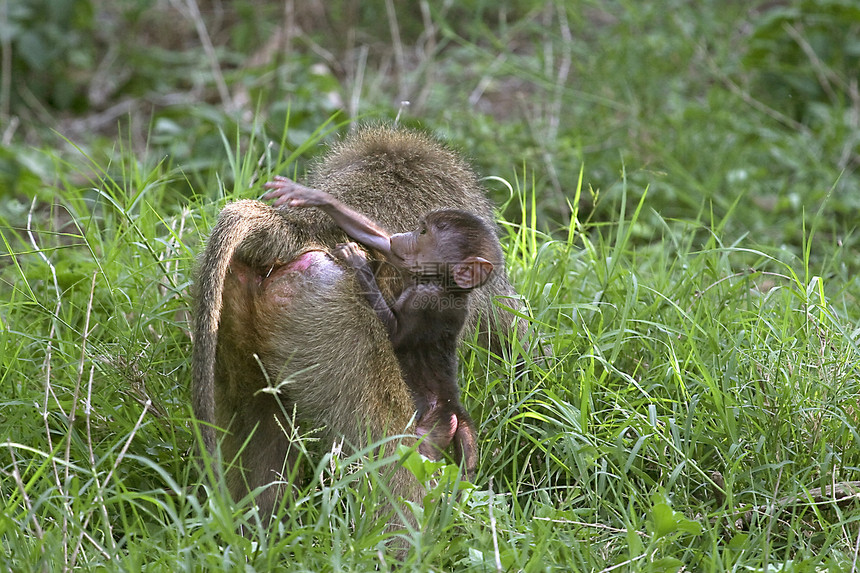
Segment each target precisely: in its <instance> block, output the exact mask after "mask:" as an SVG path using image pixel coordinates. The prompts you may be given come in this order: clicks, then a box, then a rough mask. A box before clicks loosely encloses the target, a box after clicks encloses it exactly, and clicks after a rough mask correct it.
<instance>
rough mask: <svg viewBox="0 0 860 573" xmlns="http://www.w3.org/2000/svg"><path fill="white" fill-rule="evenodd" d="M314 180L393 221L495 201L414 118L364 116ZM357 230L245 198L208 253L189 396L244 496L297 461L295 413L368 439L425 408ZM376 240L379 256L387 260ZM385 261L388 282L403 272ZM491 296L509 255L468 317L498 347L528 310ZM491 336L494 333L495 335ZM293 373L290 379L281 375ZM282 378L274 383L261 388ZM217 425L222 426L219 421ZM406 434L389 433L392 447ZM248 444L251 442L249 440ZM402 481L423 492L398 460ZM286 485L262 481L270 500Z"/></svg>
mask: <svg viewBox="0 0 860 573" xmlns="http://www.w3.org/2000/svg"><path fill="white" fill-rule="evenodd" d="M309 185H310V186H312V187H314V188H317V189H321V190H323V191H326V192H328V193H330V194H331V195H332V196H334V197H335V198H337V199H338V200H339V201H341V202H343V203H345V204H348V205H350V206H351V207H352V208H354V209H356V210H357V211H359V212H361V213H362V214H363V215H365V216H366V217H368V218H370V219H372V220H374V221H377V222H379V224H381V225H384V227H385V228H386V229H389V230H391V231H392V232H397V231H406V230H408V229H414V228H415V227H416V226H417V225H418V220H419V216H420V215H421V214H423V213H428V212H430V211H433V210H436V209H462V210H466V211H469V212H470V213H473V214H474V215H476V216H478V217H479V218H481V219H483V220H484V221H486V223H487V225H490V226H492V225H493V223H492V221H493V212H492V207H491V205H490V203H489V202H488V201H487V199H486V198H485V197H484V194H483V191H482V189H481V187H480V185H479V183H478V180H477V178H476V176H475V174H474V173H473V172H472V171H471V170H470V169H469V167H468V166H467V165H466V164H465V162H464V161H463V160H462V159H461V158H460V157H459V156H458V155H457V154H455V153H453V152H451V151H450V150H448V149H446V148H445V147H444V146H442V145H440V144H439V143H437V142H435V141H433V140H432V139H431V138H429V137H427V136H425V135H423V134H420V133H417V132H414V131H409V130H405V129H400V128H389V127H373V128H365V129H362V130H359V131H358V132H357V133H355V134H354V135H351V136H350V137H348V138H347V139H346V140H344V141H343V142H342V143H340V144H338V145H335V146H334V147H333V148H332V149H331V150H330V152H329V153H328V154H327V156H326V157H325V158H324V159H323V160H322V161H321V162H320V163H319V164H317V165H316V167H315V168H314V169H313V171H312V174H311V178H310V180H309ZM345 240H346V235H345V234H344V233H343V231H341V230H340V229H339V228H338V227H337V226H336V225H335V224H334V222H333V221H332V220H331V219H330V218H329V217H328V216H326V215H325V214H323V213H321V212H319V211H316V210H301V211H287V212H278V211H276V210H275V209H273V208H272V207H270V206H269V205H266V204H265V203H261V202H259V201H249V200H245V201H237V202H235V203H231V204H229V205H227V206H226V207H225V208H224V209H223V210H222V211H221V214H220V215H219V217H218V221H217V222H216V224H215V226H214V228H213V229H212V233H211V236H210V237H209V240H208V243H207V245H206V248H205V250H204V252H203V254H202V256H201V258H200V260H199V265H198V271H197V279H196V281H195V293H194V328H193V330H194V349H193V354H192V377H193V383H192V399H193V405H194V413H195V416H196V417H197V418H198V419H199V420H201V421H202V422H203V426H202V427H201V432H202V434H203V439H204V443H205V446H206V448H207V449H208V450H209V451H210V452H215V447H216V444H217V443H219V441H220V446H221V447H220V451H221V453H222V455H223V458H224V460H225V461H226V462H232V461H233V460H234V458H238V459H237V464H236V465H234V466H233V467H231V468H228V470H227V474H226V481H227V485H228V488H229V490H230V492H231V494H232V495H233V497H234V498H235V499H239V498H241V497H243V496H244V495H246V494H247V493H248V492H249V491H251V490H253V489H255V488H257V487H260V486H266V485H267V484H271V483H272V482H275V481H277V482H278V483H279V484H284V480H283V477H282V476H285V475H288V472H287V471H285V470H286V469H289V468H290V467H292V464H294V463H295V460H296V458H295V455H292V454H291V451H294V450H291V441H290V436H288V435H287V434H288V432H289V431H290V428H291V425H290V424H291V421H292V420H291V415H292V413H293V412H295V417H296V422H297V423H298V424H299V425H300V426H301V428H302V430H303V431H304V430H306V429H314V428H315V429H319V433H317V434H316V435H317V436H318V437H320V438H321V439H322V440H323V441H324V443H328V444H330V443H331V442H332V441H333V440H336V439H338V440H339V439H345V442H346V445H347V446H349V447H355V448H360V447H363V446H365V445H366V444H367V443H368V439H370V440H379V439H382V438H384V437H385V436H389V435H397V434H400V433H402V432H404V431H405V429H406V428H407V426H408V423H409V420H410V419H411V417H412V414H413V412H414V407H413V404H412V400H411V397H410V395H409V392H408V389H407V387H406V385H405V384H404V382H403V378H402V376H401V374H400V368H399V366H398V363H397V359H396V357H395V355H394V353H393V352H392V350H391V345H390V344H389V343H388V342H387V339H388V337H387V333H386V332H385V330H384V329H383V326H382V323H381V322H380V321H379V320H378V319H377V317H376V314H375V312H374V311H373V310H372V309H371V308H369V307H368V305H367V304H366V302H365V300H364V297H363V295H362V292H361V289H360V287H359V285H358V284H357V282H356V279H355V277H354V274H355V273H353V272H351V271H350V270H349V269H345V268H344V267H343V266H342V265H341V264H339V263H338V262H336V261H335V260H334V258H333V257H332V254H331V253H332V249H334V247H335V245H337V244H338V243H342V242H344V241H345ZM381 260H382V259H381V257H380V256H379V255H378V254H375V253H372V254H371V257H370V261H369V263H370V264H371V265H379V263H380V262H381ZM384 274H385V269H380V270H379V272H378V273H377V277H378V279H379V280H378V282H379V286H380V289H381V290H382V292H383V293H384V294H385V296H387V297H389V298H390V299H396V298H397V297H398V296H399V295H400V293H401V292H402V290H403V289H404V287H405V285H404V283H403V281H402V279H401V277H399V276H397V274H395V273H389V275H390V276H389V277H387V279H388V280H381V277H383V275H384ZM493 297H511V298H510V300H508V301H506V304H507V305H508V306H512V307H517V306H518V303H517V300H516V299H515V298H514V297H516V293H515V292H514V290H513V288H512V287H511V285H510V283H509V282H508V280H507V277H506V276H505V273H504V271H503V269H502V268H501V266H498V267H497V268H496V270H495V271H494V272H493V273H492V276H491V277H490V278H489V280H488V281H487V283H486V284H485V285H484V286H482V287H479V288H476V289H474V290H472V291H471V292H470V293H469V295H468V297H467V304H468V318H467V329H468V331H474V329H475V328H476V327H477V326H478V325H479V324H480V326H481V331H480V332H481V337H480V339H481V340H484V341H485V342H486V343H487V344H488V345H491V346H492V347H493V348H501V346H500V343H499V341H500V338H499V336H498V335H499V334H500V333H501V334H504V333H507V332H508V331H510V330H511V329H512V327H513V328H514V329H515V330H516V331H518V332H520V333H522V332H524V324H520V323H518V321H517V319H516V318H515V317H514V316H513V315H512V314H511V313H509V312H506V311H504V310H503V309H499V308H495V307H494V305H493V302H492V299H493ZM485 336H486V337H485ZM282 382H283V384H282ZM274 386H278V388H279V390H278V392H277V393H273V392H271V391H263V390H267V389H269V388H272V387H274ZM216 427H217V428H221V429H223V430H225V432H224V433H222V434H217V433H216ZM395 446H396V444H395V443H393V442H389V443H388V446H387V452H388V453H393V452H394V448H395ZM239 452H241V454H240V453H239ZM389 483H390V490H391V492H392V493H393V494H394V495H399V496H402V497H404V498H406V499H408V500H411V501H416V502H420V500H421V498H422V495H423V492H422V489H421V486H420V485H419V484H418V483H417V481H416V480H415V479H414V478H413V477H412V476H411V474H410V473H409V472H408V471H407V470H405V469H404V468H402V467H400V468H398V469H396V470H395V471H394V473H393V475H392V476H391V478H390V480H389ZM280 487H282V486H281V485H278V486H272V487H268V488H267V489H265V491H264V492H263V493H261V494H260V495H258V497H257V503H258V504H259V506H260V508H261V510H262V511H263V512H264V514H265V513H270V512H271V511H272V510H273V508H274V504H275V503H276V501H277V499H278V496H279V495H280V494H281V491H280Z"/></svg>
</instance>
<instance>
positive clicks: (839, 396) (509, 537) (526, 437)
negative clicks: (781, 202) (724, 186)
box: [0, 155, 860, 571]
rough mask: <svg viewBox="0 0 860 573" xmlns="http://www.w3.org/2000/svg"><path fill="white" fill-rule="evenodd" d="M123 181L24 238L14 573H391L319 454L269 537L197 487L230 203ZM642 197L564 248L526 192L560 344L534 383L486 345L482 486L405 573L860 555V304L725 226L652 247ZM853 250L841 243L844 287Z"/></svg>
mask: <svg viewBox="0 0 860 573" xmlns="http://www.w3.org/2000/svg"><path fill="white" fill-rule="evenodd" d="M240 159H241V158H240ZM94 165H95V164H94ZM114 168H115V171H116V172H117V173H121V174H124V175H123V181H124V182H123V183H120V182H119V181H118V180H117V179H114V177H113V176H112V175H110V174H109V173H107V172H106V171H103V170H100V169H99V168H98V167H95V166H94V171H93V173H92V174H90V175H88V176H87V178H88V179H89V180H90V182H89V184H88V186H87V187H78V188H75V187H73V186H72V185H71V184H70V182H68V181H60V182H59V184H58V185H57V187H56V188H55V192H56V193H57V196H61V197H62V205H63V207H60V206H57V207H55V208H54V212H53V213H52V214H51V218H52V219H54V220H57V221H60V222H61V223H60V224H59V225H58V229H59V231H58V232H48V231H46V230H44V229H41V230H39V229H36V230H35V232H34V233H33V238H32V241H31V239H30V236H29V233H28V231H27V225H26V224H24V225H13V224H12V223H11V222H7V223H9V225H8V227H6V228H5V229H4V231H3V238H4V242H5V244H6V245H7V249H8V251H9V253H10V254H11V255H14V256H12V257H9V258H7V261H8V263H7V264H6V265H5V267H4V269H3V278H4V281H3V286H2V290H3V293H4V296H3V299H2V300H3V302H2V303H0V317H2V324H3V329H2V333H0V336H2V343H3V353H2V356H3V358H2V360H3V373H4V374H3V375H2V380H0V382H2V386H0V387H2V403H0V412H2V416H3V420H4V427H5V430H4V434H5V435H4V442H5V444H4V446H3V448H2V453H0V456H2V458H3V462H2V465H3V481H2V491H3V494H4V495H3V504H4V508H3V509H4V511H3V518H2V519H3V521H2V538H3V548H4V554H3V558H4V559H5V561H6V563H7V565H8V566H9V567H12V568H13V569H15V570H26V569H31V568H32V569H39V568H41V567H42V565H41V564H44V563H50V564H53V565H59V564H60V563H65V564H67V565H69V566H77V567H83V568H99V567H103V566H109V567H116V568H124V569H132V570H137V569H140V568H143V567H144V566H146V567H148V568H154V569H159V570H161V569H164V570H177V569H180V568H187V569H198V568H199V567H202V566H204V564H205V566H206V567H211V568H216V569H233V568H238V567H245V566H250V567H252V568H254V569H263V570H265V569H269V568H273V567H276V566H278V564H281V565H282V566H289V567H290V568H292V567H294V566H297V565H296V564H301V568H306V569H307V570H320V569H327V568H334V569H340V568H343V569H347V570H356V569H368V568H373V567H375V566H376V565H380V566H382V567H383V568H387V567H392V566H393V565H392V563H391V561H390V556H389V558H387V559H389V560H387V561H385V563H386V564H384V565H382V562H381V561H380V557H379V555H378V547H379V544H380V542H381V541H382V540H383V539H384V538H385V536H386V533H385V531H384V530H383V528H382V524H381V523H379V522H378V521H377V520H375V519H374V512H373V510H372V509H371V508H373V507H375V503H374V501H373V500H374V499H384V497H383V498H378V497H374V496H379V495H384V494H380V493H379V491H380V488H381V487H382V485H383V484H381V483H379V481H378V479H377V477H376V474H377V472H376V470H375V469H374V468H376V467H378V462H367V463H365V464H364V465H363V466H362V465H361V464H358V461H359V460H358V459H344V458H340V457H338V456H337V455H335V456H334V457H331V456H329V457H327V458H326V459H324V460H322V461H320V460H313V461H312V463H314V464H319V466H318V471H317V472H315V475H317V476H318V477H317V479H315V480H312V482H311V483H309V484H307V485H306V486H305V487H304V489H302V490H301V492H300V495H299V496H297V499H296V500H294V501H292V502H291V504H290V506H289V507H286V508H284V510H283V515H284V516H285V521H284V523H283V525H282V526H280V527H279V528H278V529H276V531H274V532H272V533H269V534H263V533H262V532H261V531H262V530H261V529H260V525H259V523H258V518H257V517H256V514H255V512H254V511H253V509H252V504H251V503H250V500H244V501H242V502H241V503H239V504H235V505H234V504H232V503H231V502H228V501H227V499H226V497H225V496H224V494H223V492H212V496H211V497H208V498H207V497H206V496H202V495H199V494H200V492H198V491H196V490H195V488H194V479H195V472H194V471H192V467H191V463H190V461H189V460H190V459H191V458H190V450H191V448H192V444H193V434H192V428H191V425H190V413H189V408H188V390H187V382H188V379H189V370H188V358H189V350H190V340H189V337H188V331H187V306H188V285H189V269H190V268H191V267H192V264H193V255H194V252H195V251H196V249H197V248H198V247H199V241H200V237H201V236H203V235H204V234H205V231H206V229H208V228H209V226H210V225H211V224H212V215H213V213H214V212H215V209H213V208H212V207H213V206H212V205H205V206H204V205H199V204H189V205H187V206H186V207H183V208H182V209H179V210H177V212H176V213H174V214H172V215H169V216H167V217H165V216H163V215H161V214H159V206H160V204H161V202H162V201H164V198H165V197H166V196H168V195H169V188H170V186H171V184H172V182H173V181H174V180H175V179H176V177H178V174H177V173H176V172H172V171H170V170H166V169H165V168H164V166H163V165H155V166H153V167H152V168H150V169H149V170H148V171H147V170H143V169H138V166H137V163H136V161H135V159H134V157H133V156H132V155H127V156H126V157H125V159H124V163H123V164H121V165H117V166H114ZM238 172H240V173H243V177H245V178H250V176H251V173H250V172H249V171H242V170H241V169H240V170H238ZM79 175H82V174H79ZM266 175H268V174H266ZM264 178H265V177H260V179H264ZM240 179H241V177H240ZM237 187H239V188H243V187H244V185H237ZM638 191H639V192H638V193H637V195H639V196H640V197H641V199H640V200H639V201H638V202H637V203H635V204H633V205H624V206H623V207H622V208H621V209H620V212H622V213H623V212H626V211H630V212H631V213H632V216H630V217H625V216H623V215H620V216H618V217H616V218H615V219H614V220H612V221H607V222H601V223H600V224H589V223H586V224H581V223H580V222H579V221H578V220H577V219H576V217H573V218H572V223H571V226H570V231H569V232H568V233H567V234H563V235H561V236H560V238H552V237H549V236H547V235H545V234H543V233H542V232H540V231H539V230H537V229H536V228H535V227H534V225H533V222H532V221H531V216H530V215H529V209H528V207H529V204H530V202H531V201H532V200H533V197H531V196H528V195H527V194H525V193H524V192H523V191H521V190H520V191H516V192H515V199H516V200H517V201H518V202H519V203H520V204H521V205H522V208H521V209H520V210H521V212H522V213H523V214H524V220H521V221H510V222H507V223H505V228H506V229H507V237H506V239H505V241H504V243H505V245H506V247H507V249H508V259H509V266H510V273H511V275H512V277H513V280H514V282H515V283H516V284H517V285H518V287H519V289H520V292H521V293H522V294H523V296H524V298H525V299H526V300H527V301H528V304H529V307H530V309H531V313H532V314H533V317H534V322H533V325H534V331H535V332H534V334H533V337H535V338H537V337H538V336H539V337H540V338H542V339H543V340H545V342H547V343H549V344H550V345H551V346H552V349H551V351H550V352H549V353H548V356H547V357H546V358H545V359H541V360H537V361H535V362H531V361H529V362H528V364H527V367H525V368H518V367H517V366H516V360H517V358H518V357H517V356H509V357H507V358H506V359H502V360H492V359H490V357H489V356H488V355H487V353H486V351H485V350H483V349H481V348H478V347H474V346H472V345H470V346H469V348H468V349H466V350H465V351H464V360H463V368H462V370H463V372H462V384H463V388H464V393H465V401H466V404H467V407H469V408H470V409H471V410H472V411H473V413H474V414H475V417H476V419H478V420H479V421H480V435H481V450H482V462H481V464H480V470H479V474H478V477H477V480H476V483H477V489H475V490H473V491H471V492H470V493H469V494H468V495H465V496H464V497H463V498H462V499H460V501H458V502H456V503H452V502H451V501H450V500H449V499H448V498H447V497H446V496H445V495H444V491H443V490H440V491H438V492H437V493H435V494H434V495H433V496H431V498H429V499H428V504H427V507H426V508H425V510H424V511H423V512H420V513H419V517H420V523H421V532H422V533H420V534H419V533H416V532H413V533H408V532H407V533H406V534H405V536H406V539H407V541H406V543H407V544H408V546H409V547H410V550H409V551H407V554H406V557H405V563H406V564H407V565H408V566H410V567H411V566H415V567H416V568H418V569H426V568H430V569H435V570H448V569H456V570H486V569H494V568H495V567H496V564H497V563H500V564H501V567H502V568H503V569H504V570H519V569H522V570H542V569H546V568H554V567H557V568H567V569H571V570H586V571H587V570H602V569H607V568H610V567H613V566H620V567H621V568H630V569H635V570H643V571H644V570H654V571H662V570H666V569H667V568H669V569H671V568H673V567H678V566H680V565H681V564H684V565H685V566H686V568H687V570H702V571H722V570H732V569H736V568H744V567H750V568H752V569H754V570H763V569H765V568H766V567H767V565H768V564H769V563H770V564H786V563H788V564H791V565H790V566H791V567H794V569H791V570H807V568H809V567H813V566H816V567H821V568H825V569H826V568H828V567H829V568H831V570H834V571H835V570H847V569H849V568H850V567H851V566H852V563H853V562H854V561H855V560H856V559H857V549H856V548H857V535H858V533H857V532H858V529H857V520H858V518H860V513H858V512H860V508H858V507H857V506H856V504H855V505H850V504H849V505H847V506H843V507H838V506H836V505H835V504H828V503H822V502H820V500H818V503H813V499H812V498H810V497H809V490H811V489H813V488H823V487H826V486H828V485H830V484H833V483H840V482H845V481H851V480H855V479H857V473H858V472H857V468H858V464H860V449H858V448H857V440H858V420H860V404H858V396H860V379H858V369H857V368H858V367H857V365H858V363H860V351H858V347H857V342H856V337H857V331H858V328H860V323H858V316H857V313H856V298H855V296H856V295H855V293H856V292H857V284H856V282H854V281H853V280H852V279H847V280H843V279H841V278H827V277H826V276H825V274H826V273H822V272H821V270H820V269H815V268H812V267H811V266H810V263H809V260H808V257H807V258H806V259H803V258H798V257H796V256H794V255H792V254H790V253H786V252H785V251H783V250H781V249H772V248H771V249H768V248H766V247H763V246H761V245H756V244H753V243H752V242H751V241H737V242H735V243H733V244H725V243H723V242H722V240H721V237H720V235H719V233H718V232H717V231H711V233H710V238H709V239H707V240H706V241H704V242H703V243H701V244H700V243H699V242H698V240H697V237H699V236H701V232H702V231H703V230H713V229H719V228H720V227H721V226H722V225H723V224H724V223H725V222H724V221H710V220H709V221H706V222H702V221H688V222H682V221H667V220H662V219H661V220H660V221H661V230H660V234H659V236H656V235H655V236H654V237H652V238H651V240H650V241H649V242H648V244H647V245H645V246H641V245H639V244H636V243H634V241H633V240H632V238H633V236H634V234H635V232H636V229H637V226H638V225H639V217H641V216H643V214H645V213H646V211H647V209H648V202H649V199H650V196H649V194H648V193H647V192H645V190H638ZM255 192H256V188H255V190H252V191H251V192H247V191H244V190H242V191H241V192H238V193H237V192H229V193H227V196H228V197H226V198H225V200H226V199H229V198H231V197H238V196H247V195H249V194H251V195H253V194H254V193H255ZM625 196H626V191H625V194H624V195H622V198H623V197H625ZM651 216H656V215H655V214H654V213H651ZM816 224H817V220H816V219H815V217H812V219H811V220H810V221H808V222H807V223H806V229H807V230H806V233H807V235H806V240H807V244H808V245H812V244H820V243H818V242H817V240H816V237H815V236H814V235H813V229H814V228H815V227H816ZM848 256H850V255H849V254H848V253H846V252H844V251H843V250H841V249H839V248H838V246H836V245H833V246H832V247H831V250H830V254H829V256H828V263H827V265H828V268H833V269H838V268H840V267H841V266H842V265H843V264H844V261H843V260H842V259H843V258H844V257H848ZM831 274H832V273H831ZM519 358H521V356H520V357H519ZM357 464H358V465H357ZM715 472H718V474H719V476H721V478H719V477H715V476H716V474H715ZM715 480H718V481H719V486H718V485H717V484H715ZM719 488H722V489H723V493H716V492H717V490H718V489H719ZM443 489H444V488H443ZM440 495H441V497H440ZM783 498H790V501H787V502H782V503H780V504H779V505H775V504H776V501H777V500H780V499H783ZM747 512H750V513H749V515H747ZM738 524H742V525H741V526H740V527H739V526H738ZM240 526H241V527H242V528H244V529H245V530H249V531H251V532H252V533H251V535H250V536H249V537H246V536H243V535H242V534H241V533H240V531H239V529H240Z"/></svg>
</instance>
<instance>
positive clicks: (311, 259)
mask: <svg viewBox="0 0 860 573" xmlns="http://www.w3.org/2000/svg"><path fill="white" fill-rule="evenodd" d="M343 275H344V271H343V269H342V268H341V267H340V266H339V265H338V264H337V263H335V262H334V259H332V257H331V255H329V254H328V253H326V252H325V251H306V252H304V253H302V254H301V255H299V256H297V257H296V258H295V259H293V260H292V261H290V262H289V263H287V264H286V265H283V266H281V267H278V268H277V269H274V270H272V272H271V273H270V274H269V275H268V276H266V277H265V278H264V279H263V285H262V286H263V292H264V293H266V296H268V297H272V298H273V299H275V301H276V302H278V303H281V304H288V303H289V302H290V301H291V300H292V299H293V298H294V297H295V296H296V295H297V294H299V292H301V291H302V290H305V289H308V290H311V291H319V290H320V289H325V288H328V287H331V286H333V285H334V284H335V283H337V281H339V280H340V279H341V278H342V277H343Z"/></svg>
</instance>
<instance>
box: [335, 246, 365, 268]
mask: <svg viewBox="0 0 860 573" xmlns="http://www.w3.org/2000/svg"><path fill="white" fill-rule="evenodd" d="M332 255H334V257H335V258H336V259H338V260H341V261H343V262H345V263H346V264H348V265H349V266H351V267H353V268H360V267H363V266H364V265H366V264H367V255H366V254H364V251H362V250H361V247H359V246H358V243H353V242H349V243H339V244H338V245H337V246H336V247H335V248H334V250H333V251H332Z"/></svg>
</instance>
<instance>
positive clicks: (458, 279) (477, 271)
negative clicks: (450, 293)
mask: <svg viewBox="0 0 860 573" xmlns="http://www.w3.org/2000/svg"><path fill="white" fill-rule="evenodd" d="M492 272H493V263H491V262H490V261H488V260H487V259H484V258H481V257H468V258H467V259H466V260H464V261H461V262H459V263H457V264H455V265H454V268H453V269H451V276H452V278H453V279H454V283H456V285H457V286H458V287H460V288H462V289H467V290H470V289H473V288H477V287H479V286H481V285H482V284H484V283H485V282H487V279H489V278H490V274H492Z"/></svg>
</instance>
